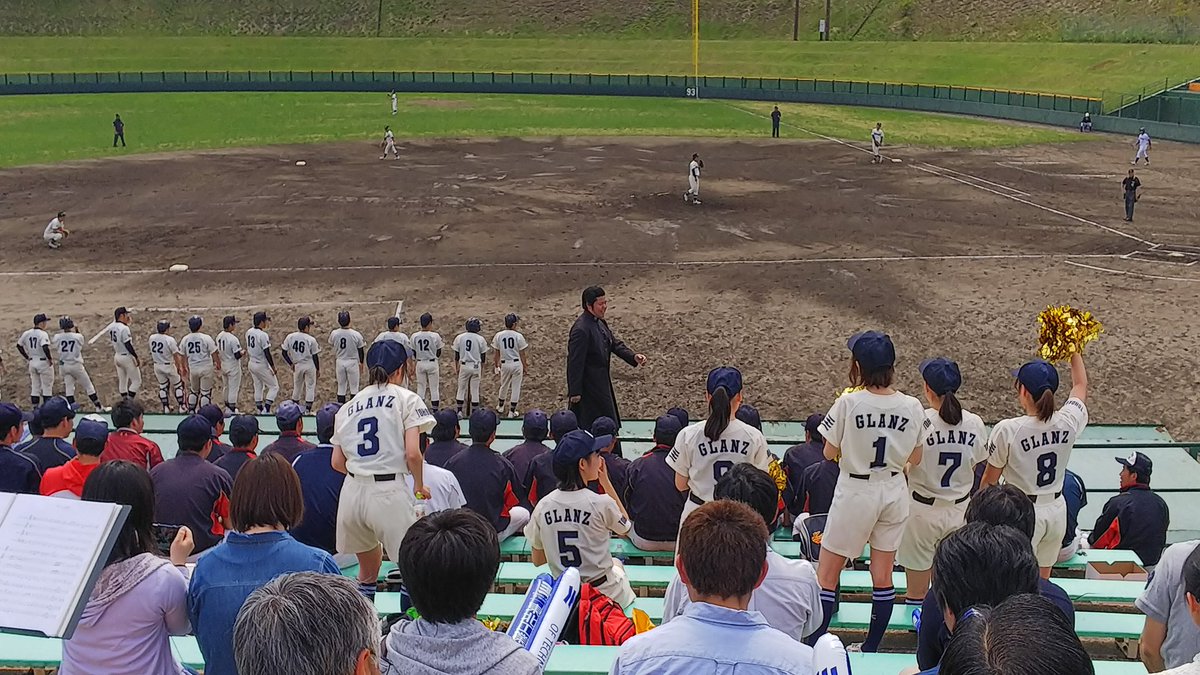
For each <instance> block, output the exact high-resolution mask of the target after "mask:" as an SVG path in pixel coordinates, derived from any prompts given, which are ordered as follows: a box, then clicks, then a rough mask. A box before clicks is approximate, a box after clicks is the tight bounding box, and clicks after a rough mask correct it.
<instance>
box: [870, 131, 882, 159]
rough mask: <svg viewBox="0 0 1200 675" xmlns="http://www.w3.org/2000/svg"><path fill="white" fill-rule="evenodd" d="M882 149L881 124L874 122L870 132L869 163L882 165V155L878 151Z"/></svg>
mask: <svg viewBox="0 0 1200 675" xmlns="http://www.w3.org/2000/svg"><path fill="white" fill-rule="evenodd" d="M882 147H883V122H876V123H875V128H874V129H872V130H871V163H872V164H882V163H883V155H882V154H880V152H879V149H880V148H882Z"/></svg>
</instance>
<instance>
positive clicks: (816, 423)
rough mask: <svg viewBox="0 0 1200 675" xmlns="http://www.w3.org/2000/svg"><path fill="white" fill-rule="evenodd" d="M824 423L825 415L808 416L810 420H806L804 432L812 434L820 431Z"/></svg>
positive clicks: (814, 414)
mask: <svg viewBox="0 0 1200 675" xmlns="http://www.w3.org/2000/svg"><path fill="white" fill-rule="evenodd" d="M824 421H825V415H824V413H813V414H811V415H809V416H808V419H806V420H804V430H805V431H807V432H808V433H810V434H811V433H813V432H814V431H819V430H820V429H821V422H824Z"/></svg>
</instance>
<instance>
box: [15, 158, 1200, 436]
mask: <svg viewBox="0 0 1200 675" xmlns="http://www.w3.org/2000/svg"><path fill="white" fill-rule="evenodd" d="M692 152H699V153H701V154H702V156H703V158H704V159H705V174H704V178H703V185H702V197H703V199H704V204H703V205H702V206H691V205H688V204H685V203H683V200H682V198H681V194H682V191H683V190H684V188H685V187H686V181H685V176H686V166H687V160H688V158H689V157H690V155H691V153H692ZM1130 154H1131V152H1130V148H1129V147H1128V146H1127V144H1126V142H1125V139H1116V138H1111V137H1100V136H1098V137H1097V139H1096V140H1095V141H1094V142H1089V143H1083V144H1071V145H1070V146H1063V147H1036V148H1024V149H1016V150H1005V151H994V152H987V153H984V152H975V153H963V152H935V151H916V150H911V149H903V148H901V149H898V150H896V151H894V155H895V157H897V158H899V159H902V160H903V161H902V162H901V163H892V162H886V163H884V164H883V165H881V166H875V165H872V164H870V163H869V158H868V155H866V154H865V153H862V152H860V151H858V150H855V149H852V148H848V147H845V146H842V145H838V144H835V143H830V142H826V141H812V142H796V141H792V142H777V143H769V142H766V141H763V142H737V143H734V142H722V141H714V140H695V141H687V140H680V139H672V140H662V139H628V140H625V141H621V142H618V141H616V140H614V139H541V140H537V139H534V140H499V141H469V142H468V141H462V142H455V141H449V142H428V143H407V144H405V145H403V146H402V159H401V160H400V161H379V160H378V159H377V156H378V155H377V150H375V149H372V148H371V147H370V146H369V145H362V144H351V145H333V146H304V147H283V148H269V149H260V150H248V151H230V152H209V153H200V154H193V155H187V156H180V155H172V156H145V157H130V158H124V159H120V160H107V161H95V162H79V163H74V164H69V165H61V166H54V167H47V168H39V169H30V168H25V169H17V170H11V171H6V172H0V203H3V204H4V208H3V209H2V210H0V236H2V237H3V241H4V245H3V246H2V247H0V310H2V311H3V316H4V321H3V324H2V325H0V339H2V340H3V342H4V343H5V344H6V345H9V346H7V347H5V348H4V350H3V353H4V356H5V371H4V375H3V382H2V384H0V393H2V395H3V397H4V398H6V399H8V398H12V399H15V400H18V401H27V394H28V379H27V377H26V376H25V373H24V366H23V364H22V363H20V357H19V356H18V355H17V354H16V353H15V350H14V348H13V347H12V346H11V345H13V344H14V342H15V339H16V337H17V336H18V335H19V334H20V332H21V331H23V330H24V329H25V328H26V327H28V324H29V318H30V317H31V316H32V315H33V314H34V313H35V312H37V311H44V312H46V313H48V314H50V315H52V316H58V315H61V314H70V315H71V316H72V317H74V318H75V319H76V321H77V322H79V323H80V324H81V326H82V332H83V333H85V334H86V335H87V336H91V335H92V334H94V333H95V332H96V331H98V330H99V329H101V328H102V327H103V325H104V324H105V323H106V322H107V321H108V320H109V318H110V317H111V314H110V312H111V310H112V308H113V307H115V306H117V305H120V304H124V305H128V306H129V307H131V308H134V309H135V310H142V309H143V308H150V309H147V310H145V311H138V312H137V313H136V314H135V318H134V329H135V331H134V332H135V335H136V336H137V346H138V347H139V349H142V348H143V345H144V344H145V339H146V336H147V335H148V333H149V331H150V330H152V328H153V324H154V322H155V320H157V319H158V318H160V317H167V318H170V319H171V320H172V322H173V323H174V324H175V326H176V327H177V328H176V331H175V334H176V336H177V337H180V336H181V327H184V326H185V325H186V317H187V316H188V315H190V314H192V313H200V314H203V315H204V316H205V317H206V319H207V325H206V328H207V329H208V330H209V332H211V333H213V334H215V333H216V332H217V331H218V330H219V329H220V317H221V315H223V314H225V313H227V310H228V311H233V312H234V313H236V314H237V315H238V316H239V317H240V318H241V319H242V320H243V322H245V321H246V320H247V319H248V318H249V315H250V313H251V312H252V310H253V309H257V308H260V307H262V308H267V309H268V310H272V311H273V314H274V315H275V317H276V319H277V320H276V322H275V324H274V326H273V327H272V333H273V334H274V335H275V336H277V337H276V344H278V343H279V342H280V341H281V340H282V338H283V336H284V335H285V334H286V333H287V332H290V330H291V327H292V326H294V325H295V323H294V321H295V318H296V317H297V316H299V315H301V314H302V313H311V314H313V315H314V316H315V317H316V318H317V324H318V333H320V334H321V335H319V340H320V341H321V342H322V344H324V341H325V334H326V333H327V332H328V331H329V330H330V329H332V328H333V327H334V326H335V322H334V317H335V316H336V313H337V310H338V309H339V308H341V307H342V306H348V307H349V308H350V309H352V310H353V312H354V316H355V320H356V324H355V325H356V327H358V328H359V329H360V330H361V331H362V332H363V333H364V334H365V335H366V336H367V338H368V340H369V339H370V338H371V337H373V336H374V335H375V333H377V332H378V330H379V329H380V328H381V325H382V323H383V321H384V318H385V317H386V316H387V315H389V314H390V312H391V311H392V309H394V307H395V302H396V301H397V300H401V299H402V300H404V301H405V306H406V308H407V310H406V311H407V317H406V319H407V323H406V324H405V329H407V330H412V329H413V325H414V324H415V320H416V317H417V316H418V315H419V314H420V313H421V312H422V311H426V310H429V311H432V312H433V313H434V315H435V316H437V317H438V319H439V328H440V330H441V331H442V333H443V335H444V336H446V337H447V339H448V340H449V339H451V338H452V337H453V336H454V334H456V333H457V332H459V330H460V327H461V325H462V322H463V320H464V319H465V318H466V317H468V316H472V315H476V316H479V317H481V318H482V319H483V323H484V333H485V334H486V335H487V336H488V337H489V338H490V336H491V334H492V333H494V332H495V331H496V330H499V329H500V328H502V323H501V319H502V317H503V316H504V315H505V314H506V313H508V312H510V311H516V312H518V313H519V314H520V315H521V316H522V318H523V327H524V331H525V333H526V335H527V336H528V337H529V340H530V343H531V345H532V346H531V349H530V352H529V355H530V362H531V372H530V375H529V376H528V378H527V384H526V394H525V397H524V404H525V405H524V406H523V407H526V406H532V405H537V406H541V407H545V408H554V407H557V406H561V405H562V404H563V403H564V401H565V384H564V375H563V360H564V356H565V338H566V333H567V329H568V328H569V326H570V323H571V321H572V320H573V318H574V316H575V315H576V313H577V312H578V301H579V292H580V290H581V289H582V288H583V287H584V286H587V285H589V284H592V283H599V284H602V285H604V286H605V287H606V289H607V290H608V293H609V296H610V299H611V303H610V310H609V317H610V323H611V324H612V326H613V328H614V330H615V331H616V333H617V334H618V335H619V336H621V337H622V338H624V339H625V341H626V342H627V343H628V344H630V345H631V346H633V347H634V348H636V349H637V350H639V351H644V352H645V353H646V354H647V355H648V356H649V358H650V360H649V363H648V364H647V367H646V368H645V370H644V372H637V371H634V370H633V369H631V368H628V367H626V366H624V365H623V364H620V363H617V364H615V365H614V373H615V378H616V386H617V389H618V397H619V401H620V402H621V404H622V407H623V413H624V414H625V415H626V416H639V417H646V416H653V415H656V414H658V413H659V412H660V411H661V410H662V409H664V408H665V407H667V406H669V405H673V404H677V403H682V404H684V405H686V406H687V407H689V408H690V409H691V410H693V412H694V413H699V412H700V411H701V408H702V405H703V397H702V394H703V390H702V388H703V374H704V373H705V372H706V371H707V369H708V368H709V367H710V366H713V365H716V364H719V363H732V364H734V365H737V366H739V367H740V368H742V370H743V372H744V373H745V375H746V381H747V392H746V394H747V400H748V401H750V402H753V403H754V404H755V405H757V406H758V407H759V408H760V409H761V411H762V413H763V415H764V417H769V418H800V417H803V416H805V415H807V414H808V413H810V412H812V411H814V410H823V409H825V408H826V407H827V406H828V404H829V402H830V400H831V398H832V396H833V394H834V392H835V391H836V390H837V389H839V388H840V387H842V386H843V385H844V379H845V371H846V356H847V353H846V350H845V345H844V340H845V337H846V336H847V335H849V334H850V333H852V332H854V331H855V330H859V329H862V328H865V327H877V328H882V329H885V330H887V331H888V332H889V333H891V334H892V335H893V336H894V338H895V340H896V343H897V349H898V352H899V355H900V363H899V364H898V365H899V372H900V386H901V387H902V388H904V389H905V390H908V391H910V392H914V393H916V392H918V391H919V377H918V375H917V374H916V364H917V363H918V361H919V360H920V359H921V358H923V357H925V356H929V355H933V354H945V355H948V356H951V357H953V358H955V359H957V360H958V361H959V362H960V363H961V364H962V367H963V371H964V374H965V378H966V382H965V385H964V388H963V390H962V392H961V396H962V398H963V399H964V401H965V402H966V403H967V405H968V406H970V407H972V408H974V409H975V410H977V411H978V412H979V413H980V414H982V415H983V416H984V417H985V418H988V419H995V418H998V417H1000V416H1006V415H1011V414H1013V413H1014V412H1016V410H1017V407H1016V404H1015V401H1014V400H1013V396H1012V390H1011V384H1010V377H1009V375H1008V370H1009V369H1010V368H1012V367H1014V366H1015V365H1017V364H1019V363H1020V362H1021V361H1022V360H1023V359H1024V358H1026V357H1027V356H1029V355H1030V353H1031V350H1032V348H1033V347H1034V341H1035V336H1036V330H1035V326H1034V325H1033V317H1034V316H1035V315H1036V314H1037V312H1038V311H1039V310H1040V309H1041V308H1042V307H1043V306H1044V305H1045V304H1047V303H1051V302H1069V303H1072V304H1075V305H1077V306H1082V307H1086V308H1090V309H1092V310H1093V311H1095V312H1096V313H1097V314H1098V315H1099V316H1100V317H1101V319H1102V320H1103V321H1104V322H1105V324H1106V326H1107V331H1108V332H1107V335H1105V336H1104V337H1103V338H1102V340H1101V342H1099V343H1098V344H1096V345H1095V346H1094V347H1093V349H1092V350H1091V351H1090V353H1089V361H1088V363H1089V366H1090V373H1091V379H1092V382H1093V399H1092V401H1091V402H1089V405H1090V407H1091V409H1092V415H1093V419H1095V420H1097V421H1104V422H1165V423H1166V424H1167V425H1168V427H1169V428H1170V429H1171V431H1172V432H1173V433H1175V434H1176V435H1177V436H1182V437H1188V438H1198V437H1200V422H1197V413H1198V412H1200V410H1198V407H1200V406H1198V404H1197V398H1196V396H1195V395H1194V394H1193V391H1192V390H1193V388H1194V387H1195V386H1196V384H1197V382H1196V381H1197V375H1196V354H1197V348H1196V346H1195V345H1194V344H1193V342H1194V340H1195V339H1196V338H1197V335H1198V334H1200V331H1198V328H1200V325H1198V322H1197V319H1196V315H1195V308H1196V307H1197V299H1198V298H1197V295H1198V292H1200V265H1192V264H1191V263H1194V262H1196V261H1197V260H1200V257H1198V256H1196V255H1194V253H1197V252H1200V248H1196V249H1194V250H1193V249H1190V248H1188V247H1200V235H1198V234H1197V233H1196V232H1195V226H1196V225H1195V224H1196V212H1197V207H1196V204H1197V203H1200V176H1198V175H1197V174H1196V173H1195V171H1194V170H1193V169H1192V167H1194V166H1196V161H1197V159H1198V158H1200V150H1197V149H1195V148H1190V147H1186V146H1179V145H1171V144H1167V143H1162V144H1156V145H1155V153H1154V162H1155V165H1154V166H1153V167H1152V168H1151V169H1147V170H1144V171H1139V173H1140V175H1141V178H1142V181H1143V183H1144V185H1145V198H1144V199H1143V200H1142V201H1141V203H1140V204H1139V206H1138V213H1137V216H1138V217H1137V220H1136V222H1134V223H1124V222H1122V221H1121V217H1122V215H1123V212H1122V204H1121V200H1120V198H1121V194H1120V179H1121V177H1123V176H1124V174H1125V171H1126V170H1127V169H1128V168H1129V165H1128V161H1129V156H1130ZM301 159H303V160H305V161H306V162H307V165H306V166H303V167H301V166H296V164H295V162H296V160H301ZM59 209H65V210H67V211H68V212H69V214H70V215H69V221H68V226H69V227H70V228H71V229H72V230H73V234H72V236H71V237H70V238H69V239H68V240H67V242H66V245H65V246H64V248H63V249H62V250H60V251H49V250H47V249H46V248H45V247H44V246H43V245H42V243H41V231H42V228H43V227H44V226H45V224H46V222H47V221H48V220H49V219H50V218H51V217H52V216H53V215H54V212H55V211H57V210H59ZM173 263H186V264H187V265H190V266H191V268H192V269H191V271H189V272H187V273H169V272H167V271H166V268H167V267H168V266H169V265H171V264H173ZM246 327H248V326H247V325H246V323H243V324H242V328H243V329H244V328H246ZM51 332H53V331H51ZM87 359H88V363H89V364H90V371H91V373H92V376H93V378H94V379H95V380H96V382H97V385H98V386H99V387H100V390H101V393H102V395H105V396H106V397H110V396H111V394H112V393H113V391H114V389H115V375H114V372H113V368H112V365H111V359H110V356H109V350H108V347H107V345H105V344H103V343H99V344H97V345H96V347H95V348H93V349H92V351H91V352H89V353H88V354H87ZM325 363H326V364H327V365H326V367H325V368H323V369H322V373H321V382H320V384H321V387H320V388H321V391H320V394H321V397H322V398H326V397H332V387H333V373H332V368H331V367H329V366H331V365H332V364H330V363H328V361H326V362H325ZM449 369H450V366H449V359H447V360H446V362H445V364H444V365H443V383H444V385H443V386H447V384H446V383H447V382H448V381H449V380H451V379H452V377H451V375H450V372H449ZM143 373H144V377H145V378H147V383H146V388H145V391H146V394H148V399H149V400H151V401H153V400H154V397H155V394H154V392H153V391H151V388H152V387H153V385H152V383H151V380H150V377H151V373H150V369H149V368H148V367H146V366H144V367H143ZM281 375H282V376H281V378H280V379H281V380H285V381H286V384H285V386H284V391H285V392H287V391H290V374H289V375H283V373H282V372H281ZM247 382H248V377H247ZM496 387H497V378H494V377H485V380H484V386H483V389H484V401H485V402H489V403H491V404H495V400H494V396H495V392H496ZM1177 391H1182V392H1183V393H1182V394H1180V393H1176V392H1177ZM451 393H452V392H451ZM449 398H451V397H450V396H448V395H443V399H449ZM248 402H249V392H248V386H247V385H244V386H243V395H242V403H243V406H245V405H247V404H248Z"/></svg>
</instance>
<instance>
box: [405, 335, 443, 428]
mask: <svg viewBox="0 0 1200 675" xmlns="http://www.w3.org/2000/svg"><path fill="white" fill-rule="evenodd" d="M442 346H443V342H442V336H441V334H440V333H438V332H437V331H435V330H434V329H433V315H432V314H430V313H429V312H425V313H424V314H422V315H421V330H419V331H417V332H416V333H413V335H412V351H413V358H415V359H416V361H417V368H416V370H417V373H416V375H417V377H416V379H417V389H416V391H417V396H420V397H421V398H422V399H424V400H426V401H429V407H430V408H432V409H433V410H437V409H438V407H439V405H440V404H441V396H440V394H441V381H442V370H441V366H440V365H439V364H438V359H440V358H441V357H442ZM426 389H428V390H429V397H428V398H426V397H425V391H426Z"/></svg>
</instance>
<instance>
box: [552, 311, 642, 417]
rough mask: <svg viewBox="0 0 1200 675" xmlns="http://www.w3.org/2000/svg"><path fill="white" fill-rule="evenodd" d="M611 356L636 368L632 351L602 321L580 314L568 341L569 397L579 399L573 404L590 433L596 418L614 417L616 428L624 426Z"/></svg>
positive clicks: (572, 408) (586, 314) (572, 406)
mask: <svg viewBox="0 0 1200 675" xmlns="http://www.w3.org/2000/svg"><path fill="white" fill-rule="evenodd" d="M612 354H616V355H617V356H618V357H620V358H621V359H622V360H624V361H625V362H626V363H628V364H629V365H631V366H633V367H635V368H636V367H637V359H636V358H635V357H634V353H633V350H632V349H630V348H629V347H626V346H625V343H624V342H621V341H620V340H618V339H617V338H616V337H615V336H614V335H613V333H612V331H611V330H610V329H609V327H608V324H607V323H605V322H604V320H603V319H597V318H596V317H594V316H592V315H591V314H589V313H587V312H584V313H583V314H581V315H579V318H578V319H576V320H575V325H573V326H571V335H570V337H569V338H568V339H567V396H569V397H570V396H579V397H580V400H579V402H578V403H573V404H571V410H572V411H573V412H574V413H575V416H576V417H578V418H579V428H580V429H584V430H591V427H592V422H593V421H594V420H595V419H596V418H597V417H611V418H613V420H615V421H616V422H617V426H620V424H621V415H620V412H619V411H618V410H617V398H616V395H615V394H614V393H613V388H612V377H611V373H610V372H609V366H608V363H609V358H610V356H611V355H612Z"/></svg>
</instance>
